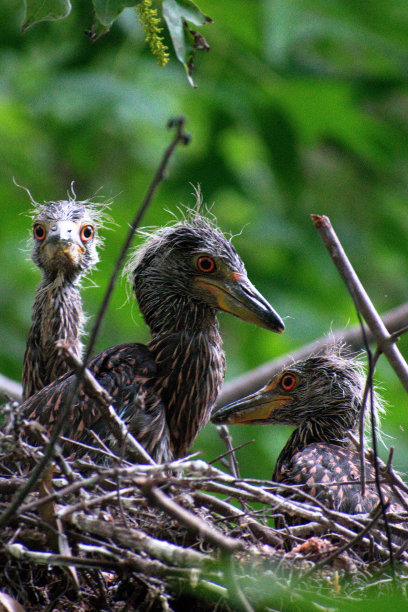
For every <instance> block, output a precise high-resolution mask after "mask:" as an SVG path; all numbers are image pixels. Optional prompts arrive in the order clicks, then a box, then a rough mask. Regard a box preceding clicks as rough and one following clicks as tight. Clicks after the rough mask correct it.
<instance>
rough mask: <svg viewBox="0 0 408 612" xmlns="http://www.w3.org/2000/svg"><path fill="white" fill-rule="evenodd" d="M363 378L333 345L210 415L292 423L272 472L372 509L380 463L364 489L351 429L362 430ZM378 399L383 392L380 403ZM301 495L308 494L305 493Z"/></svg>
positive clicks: (322, 495)
mask: <svg viewBox="0 0 408 612" xmlns="http://www.w3.org/2000/svg"><path fill="white" fill-rule="evenodd" d="M364 386H365V377H364V373H363V371H362V368H361V365H360V364H359V363H358V362H357V361H356V360H353V359H352V358H351V357H349V356H346V355H344V354H342V353H341V352H340V351H339V350H338V349H337V348H334V349H333V350H332V351H330V352H327V353H325V354H321V355H316V356H312V357H310V358H309V359H306V360H305V361H300V362H297V363H294V364H293V365H292V366H290V367H288V368H286V369H285V370H283V371H282V372H281V373H280V374H278V375H276V376H275V377H274V378H272V380H270V381H269V382H268V383H267V384H266V385H265V387H263V388H262V389H260V390H259V391H257V392H256V393H254V394H252V395H249V396H248V397H246V398H243V399H241V400H238V401H236V402H232V403H231V404H229V405H228V406H224V407H222V408H220V409H218V410H216V411H215V412H214V414H213V415H212V419H211V420H212V422H213V423H246V424H256V423H258V424H285V425H292V426H294V427H295V430H294V431H293V432H292V434H291V436H290V437H289V440H288V441H287V442H286V444H285V446H284V448H283V450H282V451H281V453H280V454H279V457H278V460H277V463H276V466H275V469H274V472H273V476H272V478H273V480H274V481H277V482H281V483H283V484H285V485H297V486H299V485H300V486H301V487H302V491H304V492H305V493H308V494H309V495H311V496H313V497H315V498H316V499H317V500H319V501H320V502H323V503H325V504H326V505H327V506H328V507H330V508H333V509H336V510H340V511H342V512H346V513H349V514H357V513H360V512H369V511H370V510H371V509H372V508H373V507H374V506H375V505H376V504H377V503H378V500H379V496H378V492H377V489H376V486H375V483H374V480H375V473H374V468H373V467H372V466H371V465H369V464H367V465H366V480H367V484H366V492H365V495H364V496H362V495H361V477H360V456H359V453H358V452H357V451H356V450H355V449H354V448H353V446H352V442H351V441H350V439H349V437H348V435H347V434H348V432H354V433H356V432H357V429H358V424H359V417H360V412H361V409H362V398H363V392H364ZM378 402H379V400H378V398H377V408H378V410H379V411H380V405H379V403H378ZM383 489H384V492H385V497H386V498H388V499H391V500H394V501H395V498H394V495H393V494H392V492H391V490H390V489H389V487H388V486H386V485H383ZM286 494H288V493H286ZM291 496H292V495H291ZM295 497H296V499H300V500H302V496H301V495H300V496H299V495H295ZM397 506H398V504H397ZM397 506H395V507H397ZM400 509H401V508H400Z"/></svg>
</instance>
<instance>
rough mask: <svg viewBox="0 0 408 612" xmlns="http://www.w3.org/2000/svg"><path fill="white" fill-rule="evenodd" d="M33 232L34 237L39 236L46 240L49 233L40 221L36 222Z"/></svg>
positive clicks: (40, 238) (38, 238)
mask: <svg viewBox="0 0 408 612" xmlns="http://www.w3.org/2000/svg"><path fill="white" fill-rule="evenodd" d="M33 234H34V238H37V240H44V238H45V236H46V235H47V233H46V231H45V228H44V227H43V226H42V225H40V224H39V223H36V224H35V225H34V227H33Z"/></svg>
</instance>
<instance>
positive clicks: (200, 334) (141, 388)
mask: <svg viewBox="0 0 408 612" xmlns="http://www.w3.org/2000/svg"><path fill="white" fill-rule="evenodd" d="M198 197H199V196H198ZM126 273H127V275H128V279H129V281H130V283H131V285H132V287H133V293H134V296H135V297H136V300H137V302H138V304H139V309H140V311H141V314H142V315H143V317H144V320H145V322H146V324H147V326H148V327H149V329H150V333H151V339H150V341H149V342H148V343H147V344H146V345H143V344H140V343H130V344H122V345H119V346H116V347H111V348H109V349H106V350H104V351H102V352H101V353H99V354H98V355H96V356H95V357H94V358H93V359H92V360H91V361H90V363H89V369H90V370H91V372H92V373H93V374H94V376H95V377H96V378H97V380H98V381H99V382H100V384H101V385H102V386H103V387H104V388H105V389H106V390H107V392H108V393H109V394H110V395H111V397H112V399H113V405H114V407H115V409H116V411H117V413H118V415H119V416H120V417H121V418H122V419H123V420H124V422H125V423H126V425H127V427H128V429H129V431H130V433H132V434H133V435H134V436H135V437H136V438H137V440H138V441H139V442H140V443H141V444H142V445H143V446H144V448H145V450H146V451H147V452H148V453H149V454H150V455H151V457H152V458H153V459H154V460H155V461H158V462H164V461H169V460H171V459H174V458H180V457H183V456H185V454H186V453H187V451H188V449H189V448H190V446H191V444H192V443H193V441H194V440H195V438H196V436H197V434H198V432H199V431H200V429H201V428H202V427H203V426H204V425H205V424H206V423H207V422H208V420H209V418H210V414H211V409H212V407H213V405H214V404H215V401H216V399H217V396H218V393H219V391H220V388H221V385H222V382H223V378H224V369H225V356H224V352H223V350H222V339H221V335H220V332H219V327H218V322H217V312H218V311H220V310H222V311H225V312H228V313H230V314H232V315H235V316H236V317H238V318H240V319H243V320H245V321H248V322H251V323H253V324H255V325H258V326H260V327H263V328H266V329H267V330H270V331H273V332H278V333H280V332H282V331H283V330H284V324H283V321H282V319H281V318H280V316H279V315H278V314H277V313H276V312H275V310H274V309H273V308H272V306H271V305H270V304H269V303H268V302H267V300H266V299H265V298H264V297H263V296H262V295H261V294H260V293H259V291H258V290H257V289H256V288H255V287H254V285H253V284H252V283H251V281H250V280H249V278H248V276H247V273H246V270H245V266H244V263H243V261H242V259H241V258H240V257H239V255H238V253H237V251H236V249H235V247H234V246H233V244H232V242H231V241H230V240H228V239H227V238H226V237H225V236H224V235H223V233H222V232H221V231H220V230H219V229H218V228H217V227H216V224H215V222H214V220H210V219H208V218H205V217H204V216H203V215H202V214H200V212H199V211H198V210H196V209H194V210H191V211H190V213H188V212H187V213H186V214H185V215H183V218H182V219H181V220H178V221H177V220H176V221H175V222H173V224H172V225H168V226H165V227H161V228H159V229H155V230H153V231H150V232H149V231H148V232H147V235H146V236H145V239H144V242H143V244H142V245H141V246H140V247H139V248H138V249H137V250H136V252H135V253H134V254H133V255H132V256H131V258H130V260H129V263H128V264H127V267H126ZM72 378H73V377H72V375H66V376H65V377H63V378H61V379H59V380H58V381H56V382H54V383H53V384H51V385H49V386H48V387H46V388H45V389H43V390H42V391H40V392H39V393H37V394H36V395H34V396H33V397H32V398H30V399H29V400H28V401H27V402H25V404H23V407H22V409H23V412H24V414H26V415H27V416H28V418H34V419H37V420H39V421H40V422H42V423H45V424H48V426H52V423H53V422H55V420H56V418H57V417H58V410H59V408H60V406H61V404H62V402H63V401H64V398H65V397H66V396H67V394H68V393H69V389H70V385H71V383H72ZM67 421H68V422H67V423H66V431H68V432H69V433H68V434H67V435H69V436H70V437H71V438H74V439H77V440H81V441H86V442H88V443H89V442H90V441H94V439H93V438H92V434H91V431H93V432H95V433H96V434H97V435H99V436H100V437H101V439H102V440H104V441H108V442H110V443H112V440H111V439H110V437H109V434H108V432H107V428H106V425H105V423H104V421H103V420H102V419H101V418H100V416H99V412H98V410H97V407H96V404H95V402H94V401H93V400H92V399H91V398H90V397H89V396H88V395H87V394H86V393H85V392H84V391H82V392H81V395H80V398H79V401H78V402H77V403H76V404H75V405H74V406H73V408H72V410H71V411H70V414H69V417H68V419H67Z"/></svg>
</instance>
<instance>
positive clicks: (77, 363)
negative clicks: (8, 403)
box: [59, 344, 156, 465]
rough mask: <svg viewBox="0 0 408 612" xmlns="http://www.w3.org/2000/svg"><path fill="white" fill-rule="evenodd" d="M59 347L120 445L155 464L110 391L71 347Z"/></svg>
mask: <svg viewBox="0 0 408 612" xmlns="http://www.w3.org/2000/svg"><path fill="white" fill-rule="evenodd" d="M59 348H60V350H61V352H62V354H63V356H64V357H65V361H66V362H67V363H68V364H69V366H70V367H71V368H73V370H74V371H75V372H77V374H78V375H82V378H83V380H82V383H83V387H84V389H85V391H86V392H87V393H88V395H89V396H90V397H92V398H93V399H94V400H95V401H96V402H97V405H98V408H99V410H100V412H101V415H102V418H103V420H104V421H105V423H106V424H107V426H108V427H109V430H110V431H111V433H112V435H113V436H115V438H116V440H117V441H118V443H119V445H123V444H126V445H127V446H128V447H129V448H130V449H131V450H132V451H133V452H136V453H137V454H138V455H140V456H141V457H142V458H143V460H144V461H146V462H147V463H149V464H150V465H154V464H155V463H156V462H155V461H154V460H153V459H152V458H151V457H150V455H149V454H148V453H147V452H146V450H145V449H144V448H143V446H142V445H141V444H140V443H139V442H138V441H137V440H136V438H134V436H132V434H131V433H130V432H129V430H128V428H127V427H126V425H125V423H124V422H123V421H122V419H121V418H120V417H119V415H118V414H117V413H116V411H115V409H114V408H113V406H112V398H111V397H110V395H109V393H108V392H107V391H106V390H105V389H104V388H103V387H102V385H100V384H99V383H98V381H97V380H96V378H95V377H94V376H93V375H92V373H91V372H90V370H88V368H85V369H84V367H83V363H82V361H81V360H80V359H79V357H77V356H76V355H75V354H74V352H73V351H72V349H71V348H69V347H67V346H64V345H61V344H60V345H59Z"/></svg>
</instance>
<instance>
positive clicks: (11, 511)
mask: <svg viewBox="0 0 408 612" xmlns="http://www.w3.org/2000/svg"><path fill="white" fill-rule="evenodd" d="M184 122H185V120H184V118H183V117H179V118H177V119H173V120H171V121H170V122H169V127H174V128H176V136H175V137H174V138H173V141H172V142H171V143H170V145H169V146H168V147H167V148H166V150H165V152H164V155H163V157H162V160H161V162H160V165H159V168H158V170H157V172H156V174H155V175H154V177H153V180H152V182H151V184H150V187H149V189H148V191H147V194H146V197H145V199H144V201H143V203H142V206H141V208H140V210H139V212H138V213H137V214H136V216H135V218H134V220H133V222H132V225H131V228H130V230H129V233H128V236H127V238H126V240H125V243H124V246H123V248H122V251H121V253H120V255H119V259H118V262H117V265H116V266H115V269H114V271H113V273H112V277H111V280H110V283H109V286H108V289H107V291H106V294H105V297H104V300H103V303H102V306H101V308H100V311H99V313H98V316H97V319H96V323H95V325H94V328H93V330H92V332H91V337H90V341H89V344H88V348H87V352H86V355H85V359H84V363H83V368H85V367H86V365H87V360H88V358H89V355H90V354H91V352H92V350H93V346H94V345H95V342H96V339H97V335H98V332H99V328H100V325H101V323H102V319H103V316H104V314H105V312H106V308H107V305H108V303H109V299H110V296H111V293H112V291H113V287H114V285H115V281H116V278H117V275H118V273H119V268H120V266H121V264H122V262H123V260H124V258H125V255H126V252H127V249H128V248H129V246H130V242H131V240H132V238H133V235H134V233H135V231H136V229H137V224H138V223H140V220H141V218H142V216H143V214H144V212H145V211H146V208H147V207H148V205H149V204H150V202H151V199H152V197H153V195H154V192H155V191H156V189H157V187H158V185H159V184H160V182H161V181H162V179H163V178H164V171H165V169H166V167H167V164H168V162H169V160H170V158H171V155H172V153H173V151H174V150H175V148H176V146H177V145H178V144H179V143H183V144H187V143H188V142H189V137H188V136H187V135H186V134H184V132H183V127H184ZM82 377H83V372H81V373H80V374H77V375H76V377H75V379H74V381H73V384H72V387H71V389H70V390H69V392H68V393H67V396H66V398H65V402H64V405H63V407H62V409H61V414H60V416H59V419H58V421H57V422H56V423H55V425H54V427H53V430H52V432H51V436H50V443H49V445H48V446H47V448H46V449H45V451H44V455H43V457H42V459H41V460H40V461H39V462H38V463H37V465H36V466H35V467H34V469H33V470H32V472H31V475H30V477H29V479H28V480H27V482H26V483H25V484H24V485H23V486H22V487H21V488H20V489H19V490H18V491H17V492H16V494H15V496H14V497H13V500H12V501H11V503H10V505H9V506H8V507H7V508H6V509H5V510H4V512H3V513H2V514H1V515H0V528H1V527H3V526H4V525H5V524H7V522H8V521H9V520H10V519H11V518H12V517H13V516H14V515H15V514H16V512H17V508H18V507H19V506H20V505H21V503H22V502H23V501H24V499H25V497H26V496H27V495H28V494H29V493H30V492H31V491H32V490H33V489H34V487H35V486H36V483H37V482H38V480H39V478H40V476H41V473H42V471H43V470H44V469H45V467H46V466H47V465H48V463H49V462H50V460H51V459H52V457H53V455H54V448H55V445H56V444H57V440H58V437H59V434H60V433H61V431H62V429H63V427H64V424H65V422H66V417H67V414H68V411H69V409H70V407H71V406H72V405H73V404H75V401H76V398H77V396H78V393H79V389H80V386H81V382H82Z"/></svg>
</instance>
